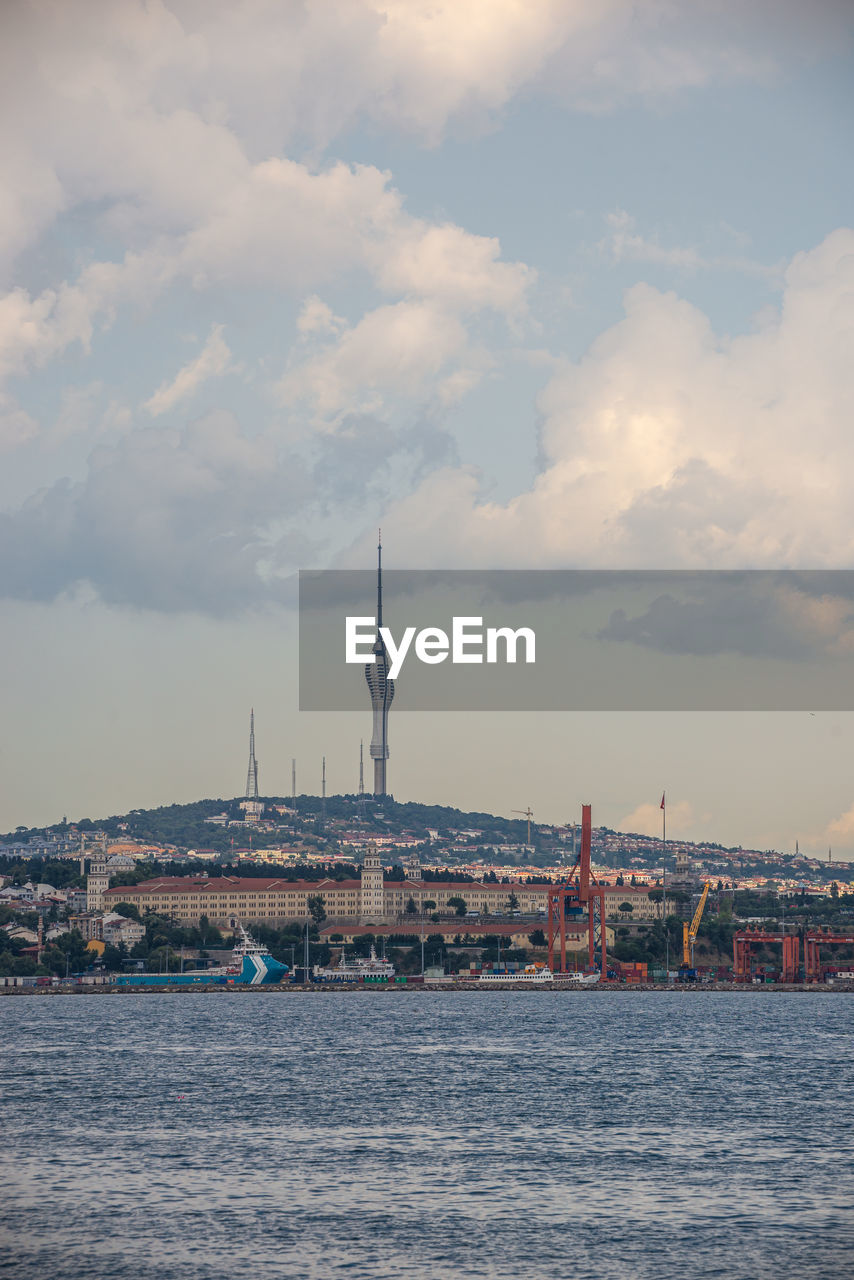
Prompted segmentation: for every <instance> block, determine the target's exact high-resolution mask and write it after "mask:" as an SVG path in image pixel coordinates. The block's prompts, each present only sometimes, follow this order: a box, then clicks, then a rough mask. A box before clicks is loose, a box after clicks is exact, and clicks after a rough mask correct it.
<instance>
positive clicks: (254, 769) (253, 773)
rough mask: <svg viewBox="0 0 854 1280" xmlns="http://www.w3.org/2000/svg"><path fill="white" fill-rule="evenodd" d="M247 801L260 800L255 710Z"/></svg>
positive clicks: (247, 779)
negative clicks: (256, 757)
mask: <svg viewBox="0 0 854 1280" xmlns="http://www.w3.org/2000/svg"><path fill="white" fill-rule="evenodd" d="M246 799H247V800H257V799H258V761H257V760H256V759H255V708H254V707H253V708H252V710H251V711H250V712H249V768H248V769H247V771H246Z"/></svg>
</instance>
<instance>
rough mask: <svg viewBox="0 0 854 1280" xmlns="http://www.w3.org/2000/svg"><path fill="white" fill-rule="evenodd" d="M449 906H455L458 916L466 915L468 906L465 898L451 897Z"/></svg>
mask: <svg viewBox="0 0 854 1280" xmlns="http://www.w3.org/2000/svg"><path fill="white" fill-rule="evenodd" d="M448 906H449V907H453V908H454V911H455V912H456V913H457V915H458V916H464V915H465V913H466V911H467V910H468V908H467V907H466V900H465V898H459V897H455V898H449V899H448Z"/></svg>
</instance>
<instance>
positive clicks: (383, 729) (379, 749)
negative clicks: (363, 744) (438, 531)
mask: <svg viewBox="0 0 854 1280" xmlns="http://www.w3.org/2000/svg"><path fill="white" fill-rule="evenodd" d="M382 625H383V547H382V530H380V531H379V535H378V539H377V639H376V643H375V644H374V649H373V659H372V661H371V662H369V663H367V664H366V666H365V680H366V681H367V685H368V689H369V690H370V694H371V709H372V711H373V720H374V723H373V734H372V736H371V749H370V755H371V759H372V760H373V762H374V795H375V796H384V795H385V794H386V781H387V776H386V762H387V760H388V757H389V749H388V712H389V707H390V706H391V702H392V698H393V697H394V681H393V680H392V679H390V678H389V674H388V672H389V666H390V662H389V656H388V651H387V650H386V647H385V641H384V640H383V638H382V635H381V634H380V631H381V628H382Z"/></svg>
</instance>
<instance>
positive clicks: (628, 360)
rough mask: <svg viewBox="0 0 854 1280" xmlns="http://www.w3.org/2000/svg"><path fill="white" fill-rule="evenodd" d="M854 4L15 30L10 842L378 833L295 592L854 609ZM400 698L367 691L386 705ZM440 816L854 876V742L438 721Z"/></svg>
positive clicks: (682, 721)
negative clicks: (826, 586) (50, 829)
mask: <svg viewBox="0 0 854 1280" xmlns="http://www.w3.org/2000/svg"><path fill="white" fill-rule="evenodd" d="M852 50H854V13H852V10H851V6H850V5H849V4H848V3H843V2H841V0H816V2H815V3H813V4H811V5H809V6H805V5H803V4H802V3H799V2H798V0H754V3H752V4H751V5H744V4H742V3H740V2H736V0H727V2H722V0H696V2H695V3H692V4H691V5H685V4H678V3H675V0H646V2H645V3H644V4H643V5H630V4H627V3H625V2H624V0H537V3H533V4H532V3H530V0H453V2H448V3H446V2H445V0H303V2H302V3H293V4H287V5H282V4H281V3H279V2H278V0H230V2H229V3H224V2H223V3H219V2H218V0H214V2H213V3H211V0H170V2H169V3H160V2H157V0H151V2H149V3H137V2H136V0H125V2H124V3H122V4H120V5H117V4H115V3H113V2H112V0H103V2H101V0H80V2H79V3H78V4H75V5H73V6H72V5H68V4H67V3H64V0H7V3H5V4H4V5H3V6H2V11H0V70H1V71H2V75H0V93H2V96H3V104H2V105H3V110H2V112H0V139H2V141H0V147H2V153H3V161H4V164H3V168H4V174H5V175H6V178H5V180H4V183H3V186H2V190H0V635H2V644H3V681H2V703H0V726H2V730H0V778H2V782H0V829H13V828H14V827H15V826H17V825H35V824H42V823H45V824H46V823H51V822H55V821H58V820H59V819H61V818H62V817H63V815H67V816H68V817H69V818H79V817H84V816H91V817H97V816H101V815H106V814H111V813H117V812H124V811H126V810H127V809H128V808H131V807H143V806H145V807H147V806H151V805H157V804H168V803H172V802H176V801H177V802H181V801H190V800H193V799H196V798H199V797H201V796H231V795H234V794H238V793H240V791H241V790H242V786H243V782H244V779H245V771H246V755H247V749H248V718H249V709H250V707H251V706H254V708H255V712H256V741H257V751H258V756H259V761H260V779H261V789H262V791H264V792H266V793H270V794H283V793H286V792H288V791H289V789H290V773H291V760H292V758H294V757H295V758H296V759H297V771H298V786H299V789H300V790H301V791H306V792H313V793H317V792H318V791H319V784H320V760H321V756H322V755H323V754H325V755H326V757H327V768H328V774H329V788H330V791H353V790H354V789H355V787H356V784H357V779H358V748H359V739H360V737H362V736H365V737H369V735H370V719H369V715H368V711H367V705H366V714H365V715H364V716H359V715H358V714H356V713H348V714H335V713H331V712H330V713H308V712H302V713H301V712H300V711H299V710H298V700H297V672H296V666H297V660H298V654H297V626H296V616H295V600H296V594H295V586H294V576H295V574H296V573H297V571H298V570H299V569H306V568H365V567H369V566H370V565H371V563H372V561H373V556H374V546H375V543H376V530H377V527H378V526H380V525H381V526H382V529H383V542H384V555H385V563H386V564H387V565H388V566H389V567H394V568H401V569H408V568H466V567H471V568H514V569H516V568H615V569H633V568H653V569H671V568H691V569H696V568H712V569H721V568H801V569H803V568H811V569H812V568H844V569H849V568H854V523H852V520H851V511H852V498H854V493H852V478H851V477H852V475H854V465H852V464H854V435H852V422H853V421H854V413H852V410H854V376H852V358H851V352H852V346H854V344H852V337H854V173H852V166H851V163H850V135H851V120H852V105H854V102H852V99H854V89H852V86H854V77H852V74H851V73H852V65H851V64H852ZM366 697H367V695H366ZM389 741H390V748H391V759H390V762H389V785H390V788H391V789H392V790H393V792H394V794H395V795H396V797H397V798H399V799H410V800H419V801H424V802H426V803H438V804H453V805H458V806H460V807H462V808H465V809H480V810H487V811H494V812H499V813H509V811H510V810H511V809H516V808H518V809H524V808H526V807H527V806H528V805H529V804H530V805H531V807H532V808H533V810H534V812H535V816H536V818H537V819H538V820H542V821H564V820H572V819H573V818H575V817H577V815H578V812H579V810H580V805H581V804H582V803H588V802H589V803H591V804H592V805H593V814H594V821H596V822H601V823H606V824H607V825H610V826H615V827H621V828H623V829H627V830H657V829H658V818H659V813H658V800H659V798H660V793H661V791H662V790H663V789H665V788H666V789H667V791H668V797H669V801H670V805H671V812H670V817H669V820H668V831H669V833H670V834H672V835H673V836H684V837H685V838H690V839H714V840H719V841H721V842H723V843H727V844H743V845H745V846H757V847H760V848H766V847H776V848H783V849H792V848H793V847H794V842H795V840H796V839H798V840H799V842H800V847H801V848H802V849H804V848H806V849H808V850H810V851H811V852H814V853H816V854H819V855H821V856H825V855H826V852H827V848H828V847H829V846H832V847H833V850H834V856H839V857H843V856H845V855H846V853H847V854H848V855H849V856H852V857H854V773H852V770H851V768H850V761H851V759H852V754H854V750H853V749H854V716H852V715H851V714H846V713H842V712H839V713H831V712H816V714H815V715H809V714H803V713H799V714H795V713H785V712H777V713H763V714H758V713H748V712H743V713H737V712H709V713H705V714H704V715H689V714H688V713H667V714H666V713H663V712H662V713H656V714H652V713H645V714H639V713H622V714H621V713H619V712H607V713H601V714H595V713H592V712H585V713H584V714H573V713H557V712H555V713H548V714H546V713H539V714H533V713H527V714H524V713H513V714H510V713H500V712H493V713H479V714H469V715H464V714H462V713H459V714H457V713H444V714H440V713H429V712H422V713H414V712H413V713H407V714H400V715H399V716H398V717H397V718H395V713H394V711H393V712H392V722H391V728H390V735H389Z"/></svg>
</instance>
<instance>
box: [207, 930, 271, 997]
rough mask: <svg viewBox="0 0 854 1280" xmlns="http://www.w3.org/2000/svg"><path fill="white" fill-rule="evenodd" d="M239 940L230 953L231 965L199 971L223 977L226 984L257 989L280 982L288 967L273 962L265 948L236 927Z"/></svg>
mask: <svg viewBox="0 0 854 1280" xmlns="http://www.w3.org/2000/svg"><path fill="white" fill-rule="evenodd" d="M237 928H238V930H239V935H240V936H239V938H238V939H237V941H236V942H235V944H234V949H233V950H232V953H231V964H229V965H224V966H223V967H222V968H220V969H207V970H200V971H199V972H200V973H204V974H206V975H213V974H215V975H217V976H219V975H223V976H224V977H225V980H226V982H239V983H246V984H247V985H248V986H252V987H257V986H260V985H261V983H265V982H281V981H282V979H283V978H284V976H285V974H286V973H287V972H288V966H287V965H286V964H281V963H280V961H278V960H274V959H273V957H272V956H271V955H270V952H269V951H268V950H267V948H266V947H262V946H261V943H260V942H256V941H255V939H254V938H253V937H251V936H250V934H248V933H247V932H246V930H245V929H244V928H243V925H238V926H237Z"/></svg>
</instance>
